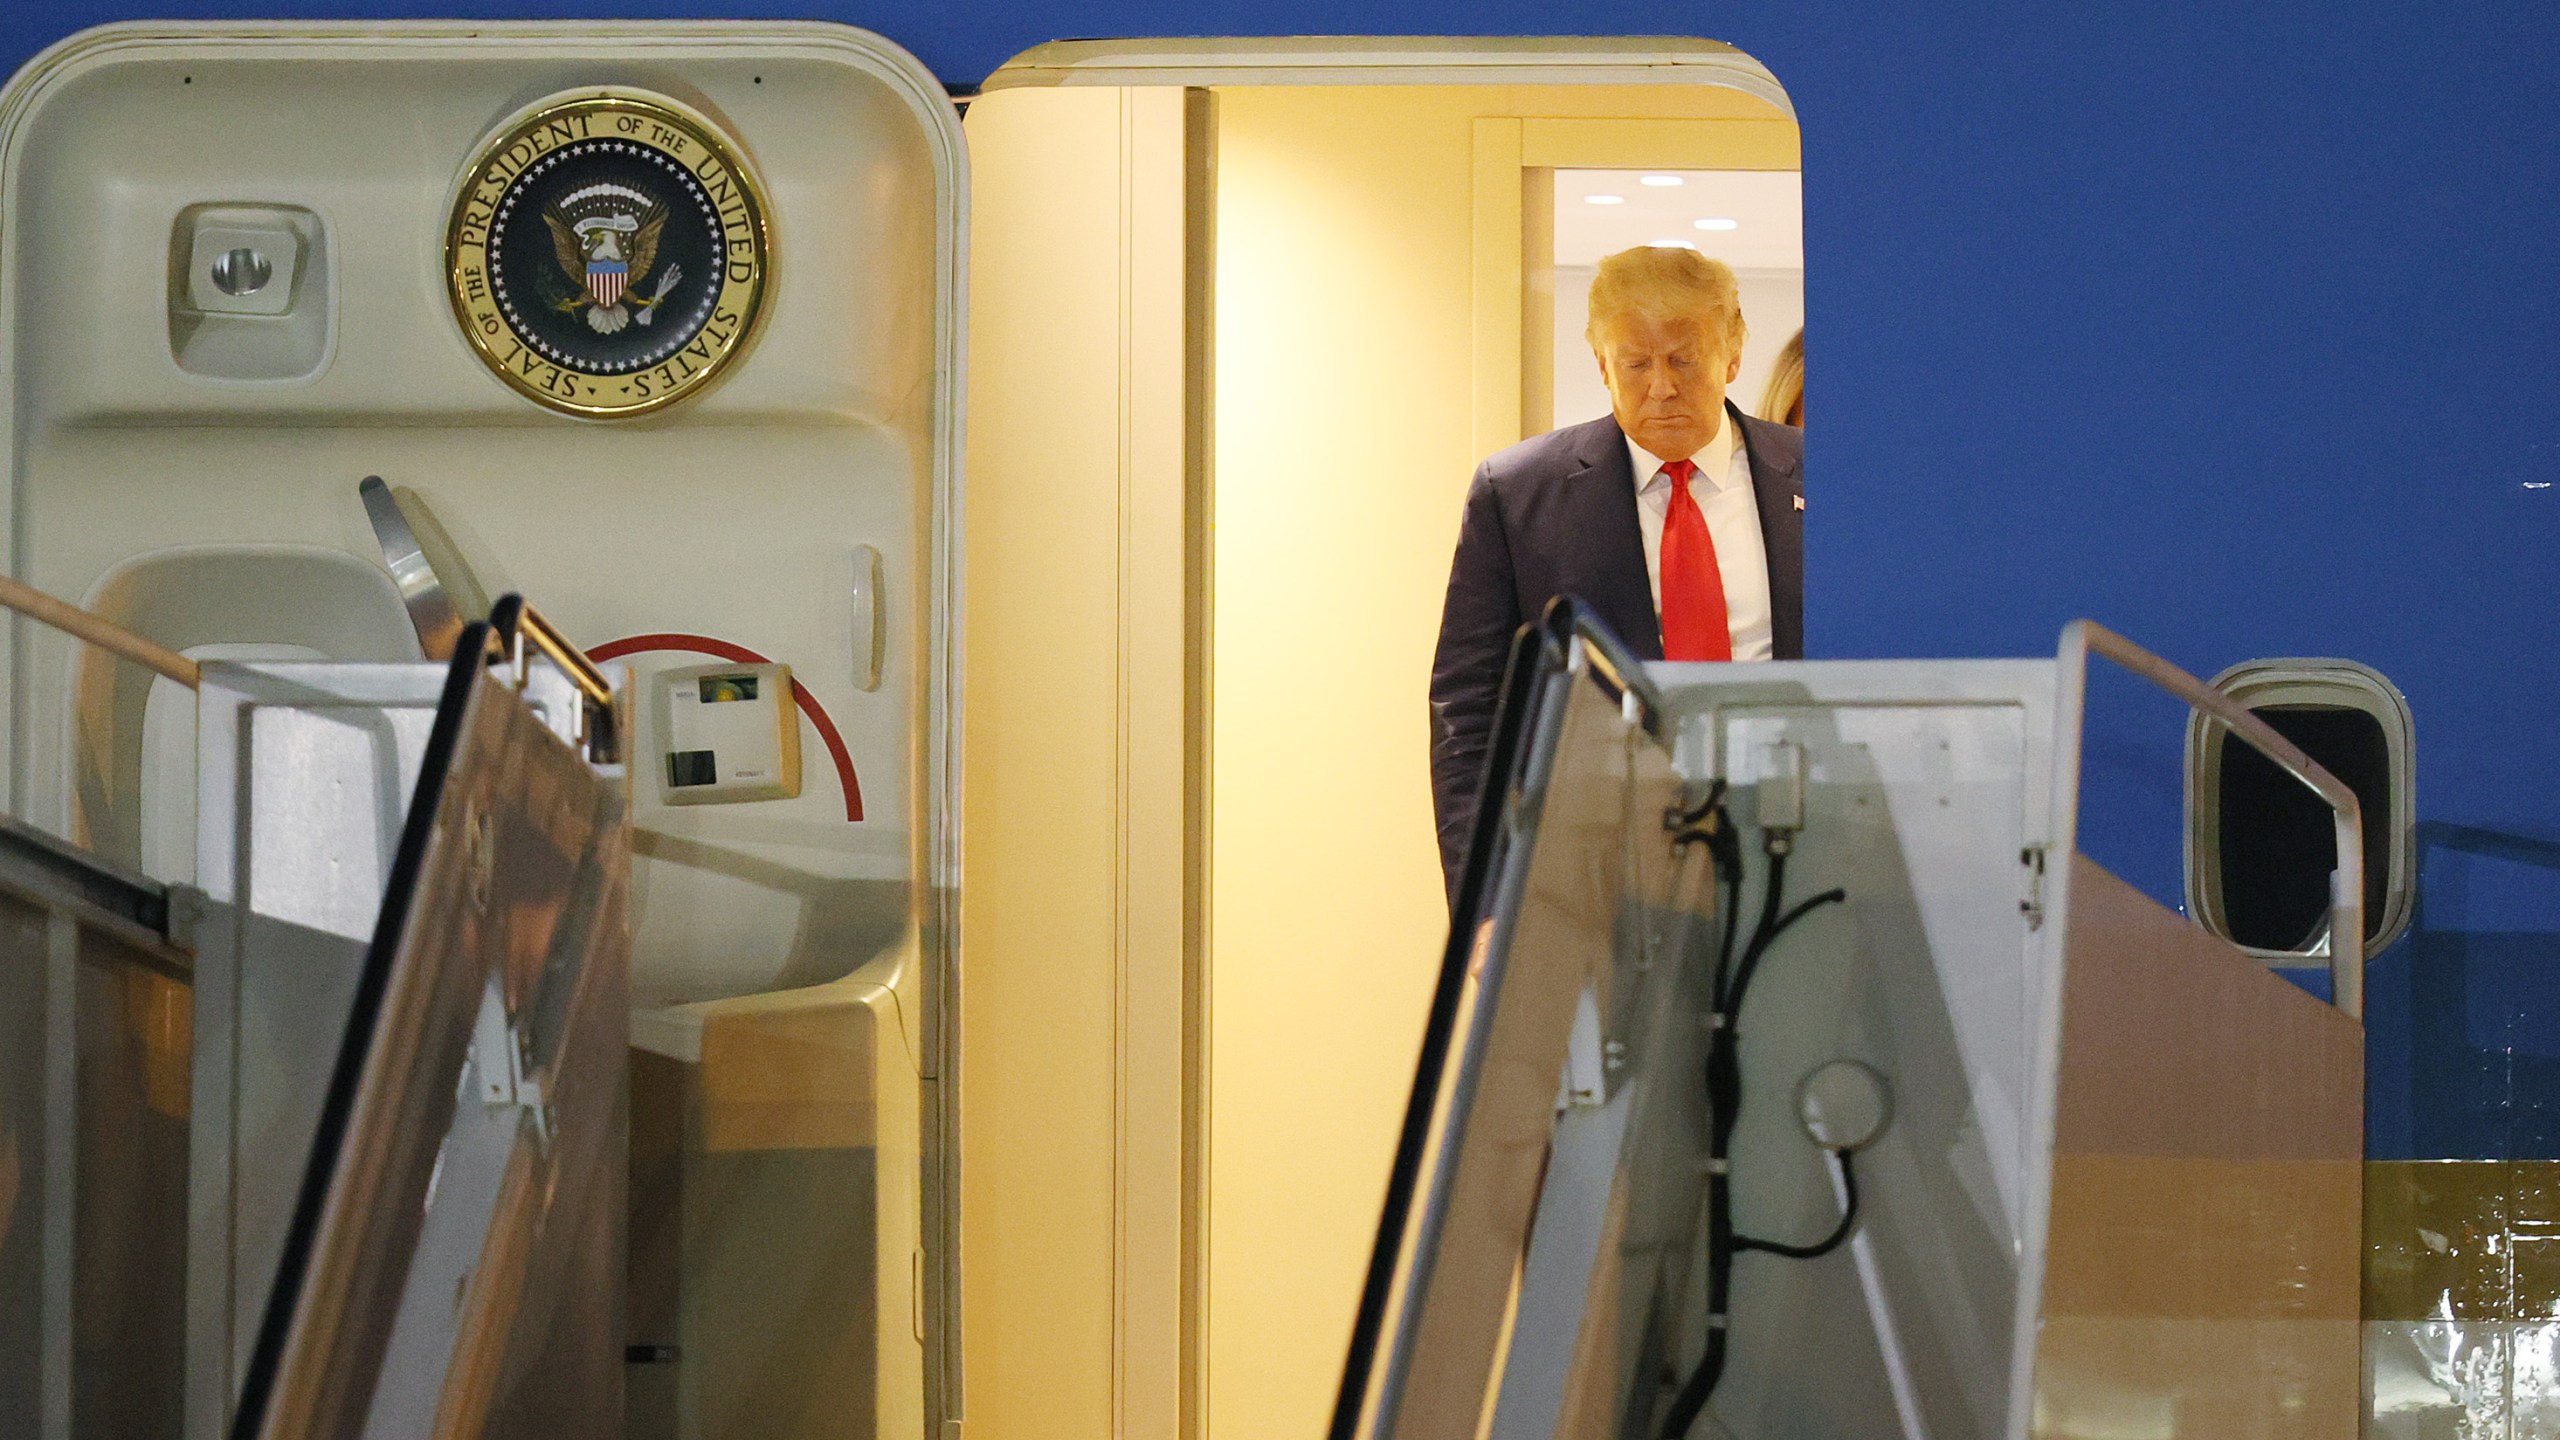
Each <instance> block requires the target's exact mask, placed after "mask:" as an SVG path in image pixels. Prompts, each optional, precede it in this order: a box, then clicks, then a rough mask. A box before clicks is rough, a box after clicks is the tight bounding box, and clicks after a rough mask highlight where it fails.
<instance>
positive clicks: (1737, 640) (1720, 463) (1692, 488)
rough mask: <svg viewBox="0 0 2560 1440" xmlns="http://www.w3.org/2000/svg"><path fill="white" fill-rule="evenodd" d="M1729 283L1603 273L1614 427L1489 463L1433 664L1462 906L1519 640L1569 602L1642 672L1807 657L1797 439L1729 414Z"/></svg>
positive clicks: (1627, 264)
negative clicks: (1642, 666)
mask: <svg viewBox="0 0 2560 1440" xmlns="http://www.w3.org/2000/svg"><path fill="white" fill-rule="evenodd" d="M1743 334H1744V331H1743V323H1742V305H1741V300H1740V297H1739V296H1738V295H1737V293H1736V290H1735V286H1734V279H1733V272H1732V271H1731V270H1729V269H1727V268H1726V267H1725V266H1723V265H1722V264H1719V263H1718V262H1716V261H1713V260H1709V259H1706V258H1705V257H1703V256H1701V255H1699V254H1698V253H1697V252H1696V251H1693V250H1688V249H1679V248H1671V247H1654V246H1646V247H1643V248H1640V249H1636V250H1629V251H1625V252H1623V253H1620V254H1617V255H1612V256H1610V257H1608V258H1607V259H1605V260H1603V261H1601V262H1600V269H1599V273H1598V274H1597V275H1596V276H1595V277H1594V278H1593V280H1592V282H1591V324H1590V328H1589V329H1588V331H1587V332H1586V337H1587V338H1588V339H1589V340H1590V342H1591V349H1592V353H1593V355H1594V356H1595V357H1596V358H1597V359H1598V360H1599V362H1600V378H1601V380H1602V381H1603V383H1605V384H1606V385H1607V386H1608V387H1609V399H1610V410H1611V412H1612V413H1611V414H1609V415H1608V416H1606V417H1604V418H1602V419H1598V420H1594V421H1591V422H1589V423H1588V424H1583V425H1572V426H1567V427H1566V428H1564V429H1562V430H1557V431H1553V432H1551V433H1549V434H1546V435H1541V436H1539V437H1538V438H1536V439H1534V440H1526V441H1523V442H1521V443H1520V444H1518V445H1514V446H1512V447H1511V448H1510V449H1508V450H1505V451H1503V452H1502V453H1501V454H1498V455H1496V456H1494V457H1493V458H1492V459H1490V460H1487V461H1485V462H1484V464H1483V465H1482V466H1481V467H1479V468H1478V469H1477V471H1476V476H1475V483H1474V484H1473V485H1471V486H1470V487H1469V488H1468V490H1467V504H1466V513H1465V516H1464V518H1463V519H1462V520H1461V521H1460V523H1459V528H1458V553H1457V558H1456V559H1455V560H1453V561H1452V562H1451V564H1450V567H1449V596H1448V600H1447V602H1446V604H1445V605H1444V607H1443V608H1442V611H1441V616H1440V644H1439V649H1438V651H1437V653H1435V654H1434V656H1433V657H1432V663H1431V799H1432V808H1433V810H1434V812H1435V814H1436V816H1437V818H1438V821H1439V830H1440V863H1441V867H1442V869H1443V871H1444V872H1445V873H1446V878H1447V881H1448V884H1449V888H1450V891H1451V893H1452V894H1454V893H1455V892H1456V889H1457V882H1458V868H1459V866H1460V865H1461V864H1463V863H1464V861H1465V859H1466V846H1467V837H1468V835H1469V833H1470V832H1471V831H1472V829H1473V828H1474V822H1475V810H1476V797H1477V790H1478V788H1479V787H1480V786H1481V784H1482V783H1483V777H1484V768H1485V749H1486V747H1487V745H1488V744H1490V743H1491V738H1492V733H1493V721H1494V709H1495V707H1496V705H1497V703H1498V701H1499V696H1500V690H1501V685H1502V667H1503V663H1504V660H1505V658H1506V657H1507V656H1508V654H1509V652H1510V648H1511V637H1512V634H1513V632H1515V631H1516V630H1518V629H1519V627H1520V626H1521V625H1522V624H1524V623H1526V622H1527V621H1529V620H1531V619H1533V618H1535V617H1536V615H1537V614H1538V612H1539V611H1540V610H1541V609H1542V608H1544V607H1545V605H1546V603H1547V601H1548V600H1550V599H1552V598H1553V597H1555V596H1558V595H1573V596H1577V597H1579V598H1580V599H1582V600H1583V601H1584V602H1586V603H1587V604H1589V605H1590V606H1591V607H1592V608H1593V609H1594V610H1596V611H1597V612H1598V613H1599V615H1600V617H1601V618H1602V619H1603V620H1605V621H1606V622H1607V623H1608V625H1609V628H1611V629H1612V630H1615V631H1616V632H1618V635H1619V638H1621V639H1623V640H1624V641H1626V643H1627V645H1628V647H1629V648H1630V649H1632V650H1634V651H1635V652H1636V654H1637V655H1638V656H1640V657H1642V658H1644V659H1647V660H1662V659H1671V660H1769V659H1776V660H1795V659H1801V658H1802V657H1803V655H1804V432H1803V431H1802V430H1799V429H1796V428H1794V427H1792V426H1787V425H1776V424H1771V423H1770V422H1768V421H1765V420H1757V419H1753V418H1752V417H1750V416H1748V415H1745V414H1743V413H1742V412H1741V411H1740V410H1739V409H1736V408H1735V407H1734V406H1733V405H1732V404H1731V403H1730V402H1728V401H1727V400H1726V399H1725V394H1724V391H1725V387H1726V386H1727V385H1729V384H1731V383H1732V382H1733V379H1734V377H1735V376H1736V375H1737V374H1739V373H1740V371H1741V368H1742V341H1743Z"/></svg>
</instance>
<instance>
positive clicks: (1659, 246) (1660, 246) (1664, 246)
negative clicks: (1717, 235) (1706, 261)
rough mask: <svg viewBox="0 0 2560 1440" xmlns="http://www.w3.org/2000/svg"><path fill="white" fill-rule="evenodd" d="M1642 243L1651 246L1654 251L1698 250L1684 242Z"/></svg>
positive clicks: (1650, 241) (1657, 241)
mask: <svg viewBox="0 0 2560 1440" xmlns="http://www.w3.org/2000/svg"><path fill="white" fill-rule="evenodd" d="M1644 243H1645V244H1647V245H1650V246H1652V247H1653V248H1654V249H1656V250H1695V249H1697V248H1698V247H1697V246H1695V245H1692V244H1690V243H1689V242H1688V241H1686V240H1647V241H1646V242H1644Z"/></svg>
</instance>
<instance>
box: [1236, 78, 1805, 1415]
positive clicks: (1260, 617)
mask: <svg viewBox="0 0 2560 1440" xmlns="http://www.w3.org/2000/svg"><path fill="white" fill-rule="evenodd" d="M1510 117H1533V118H1534V117H1554V118H1559V119H1564V118H1573V117H1582V118H1592V119H1608V120H1616V119H1625V120H1629V121H1633V122H1638V123H1634V124H1631V125H1628V126H1626V127H1622V128H1620V127H1602V128H1600V129H1576V130H1574V131H1571V132H1569V133H1572V134H1574V135H1575V136H1576V137H1577V139H1576V141H1575V143H1579V144H1582V145H1586V146H1590V145H1605V144H1609V143H1614V144H1617V145H1619V146H1621V147H1623V148H1621V149H1620V150H1619V151H1617V152H1616V153H1617V154H1618V156H1619V157H1620V158H1617V159H1609V158H1607V157H1605V156H1604V157H1602V158H1601V159H1600V161H1599V163H1624V164H1643V163H1651V164H1655V165H1667V164H1674V163H1678V164H1709V165H1712V164H1732V165H1737V166H1738V165H1746V164H1747V165H1765V164H1770V163H1773V161H1782V162H1783V163H1784V164H1787V165H1792V164H1794V163H1796V162H1795V153H1796V152H1795V139H1794V127H1793V126H1792V125H1785V126H1783V130H1784V132H1785V133H1784V135H1783V137H1773V136H1772V135H1771V134H1770V130H1771V129H1772V128H1775V127H1773V124H1772V122H1777V121H1782V120H1783V119H1784V117H1783V116H1782V115H1781V114H1780V113H1779V112H1777V111H1775V110H1773V109H1771V108H1770V107H1768V106H1766V105H1763V104H1762V103H1760V102H1758V101H1756V100H1752V99H1750V98H1748V97H1745V96H1742V95H1739V94H1737V93H1735V92H1732V91H1726V90H1716V89H1709V88H1705V87H1699V86H1645V87H1628V88H1616V87H1610V88H1599V87H1539V88H1493V87H1456V86H1451V87H1434V88H1427V89H1426V88H1404V87H1356V88H1351V87H1336V88H1317V87H1295V88H1277V87H1274V88H1240V89H1225V90H1221V91H1220V92H1219V94H1218V125H1217V144H1218V153H1217V160H1218V171H1217V193H1218V214H1217V222H1218V223H1217V247H1218V250H1217V294H1216V303H1217V321H1216V333H1217V371H1216V406H1215V409H1216V426H1215V433H1216V473H1215V480H1214V489H1215V496H1216V499H1215V520H1216V526H1215V537H1216V538H1215V549H1214V571H1215V580H1214V584H1213V594H1214V604H1213V606H1212V613H1213V615H1214V617H1215V618H1214V621H1213V628H1212V632H1211V633H1212V639H1213V645H1212V662H1211V663H1212V675H1213V681H1212V695H1213V704H1212V711H1211V715H1212V720H1211V756H1212V771H1211V784H1210V790H1211V795H1212V804H1211V826H1210V833H1211V841H1210V844H1211V850H1210V860H1211V863H1210V869H1209V890H1210V906H1209V911H1210V917H1211V919H1210V946H1209V956H1210V962H1209V963H1210V970H1209V975H1208V1002H1209V1003H1208V1016H1209V1027H1208V1045H1209V1050H1208V1097H1209V1103H1208V1119H1209V1127H1208V1129H1209V1133H1208V1150H1209V1156H1210V1164H1209V1184H1208V1193H1207V1202H1208V1203H1207V1209H1208V1257H1207V1258H1208V1288H1207V1301H1208V1304H1207V1326H1208V1335H1207V1339H1208V1347H1207V1382H1208V1396H1207V1398H1208V1407H1207V1419H1208V1434H1209V1435H1210V1436H1212V1437H1215V1440H1266V1437H1267V1440H1301V1437H1306V1436H1311V1435H1316V1434H1319V1433H1321V1432H1322V1429H1323V1426H1324V1423H1325V1420H1326V1417H1327V1415H1328V1413H1329V1409H1330V1406H1331V1404H1332V1401H1333V1396H1334V1389H1335V1386H1336V1384H1337V1382H1338V1380H1339V1376H1340V1371H1341V1362H1342V1354H1343V1347H1344V1345H1345V1343H1346V1341H1347V1339H1348V1336H1349V1331H1350V1321H1351V1314H1352V1308H1353V1305H1354V1302H1355V1299H1356V1297H1357V1295H1358V1291H1359V1285H1360V1279H1361V1275H1362V1271H1363V1268H1364V1267H1365V1265H1366V1264H1367V1261H1368V1257H1369V1247H1370V1241H1371V1238H1372V1236H1373V1234H1374V1231H1375V1227H1376V1224H1377V1215H1378V1203H1379V1199H1380V1196H1381V1195H1382V1194H1383V1192H1384V1188H1385V1183H1386V1168H1387V1164H1388V1161H1389V1160H1390V1158H1391V1157H1392V1155H1393V1153H1394V1147H1395V1134H1396V1127H1397V1126H1398V1124H1399V1123H1400V1122H1401V1120H1402V1118H1403V1112H1404V1105H1405V1100H1406V1097H1407V1095H1408V1093H1409V1090H1410V1087H1411V1085H1412V1081H1413V1066H1414V1058H1415V1049H1416V1046H1417V1045H1418V1043H1419V1040H1420V1036H1421V1026H1422V1019H1423V1011H1424V1008H1425V1006H1426V1005H1427V1003H1428V1000H1429V995H1430V988H1431V982H1432V979H1433V976H1434V975H1435V974H1436V972H1437V965H1438V960H1439V956H1440V949H1441V944H1442V941H1443V939H1444V938H1445V936H1446V933H1447V926H1448V912H1447V908H1446V905H1445V903H1444V901H1443V899H1442V892H1441V879H1440V867H1439V861H1438V858H1437V857H1438V852H1437V849H1436V847H1435V845H1434V841H1433V836H1432V823H1431V790H1430V782H1429V771H1428V764H1427V757H1428V730H1427V728H1426V710H1425V702H1424V688H1425V684H1426V680H1427V677H1428V675H1429V672H1430V660H1431V650H1432V643H1433V639H1434V637H1435V635H1436V634H1437V632H1438V627H1439V620H1440V601H1441V594H1442V591H1443V589H1444V587H1445V586H1446V584H1447V581H1448V573H1449V556H1450V551H1451V548H1452V547H1453V546H1454V544H1455V543H1456V538H1457V524H1458V512H1459V505H1460V502H1461V500H1462V499H1463V498H1464V496H1465V493H1466V486H1467V482H1468V479H1469V477H1470V476H1471V475H1472V474H1473V473H1474V470H1475V466H1476V464H1477V462H1478V461H1479V460H1480V459H1481V458H1482V456H1483V454H1484V452H1485V450H1486V449H1488V448H1490V445H1489V443H1488V442H1499V441H1500V440H1502V439H1506V438H1508V439H1516V438H1518V430H1517V425H1518V420H1517V411H1516V409H1515V410H1514V411H1513V412H1512V416H1511V420H1510V424H1511V426H1512V429H1511V431H1510V434H1509V435H1508V436H1507V437H1506V436H1503V435H1500V434H1499V433H1498V432H1497V433H1492V434H1488V433H1487V431H1486V428H1485V427H1486V425H1487V424H1488V423H1489V422H1488V419H1487V417H1486V415H1485V410H1486V408H1487V407H1486V406H1485V405H1484V404H1483V403H1481V397H1482V396H1483V395H1486V394H1498V393H1499V392H1501V391H1502V390H1503V388H1504V386H1505V385H1506V384H1507V385H1508V388H1509V392H1510V394H1511V395H1512V396H1514V397H1516V396H1517V395H1518V393H1519V374H1520V368H1521V353H1520V344H1521V340H1520V331H1519V329H1518V328H1517V319H1516V310H1515V315H1514V321H1513V328H1511V329H1510V330H1508V332H1507V333H1502V334H1497V335H1495V336H1494V337H1493V341H1494V343H1492V344H1491V345H1485V344H1480V341H1479V334H1480V332H1481V330H1482V328H1483V327H1482V324H1481V322H1480V317H1479V310H1478V307H1477V303H1476V288H1477V287H1476V280H1475V275H1476V264H1477V258H1478V256H1479V252H1480V251H1481V250H1482V249H1483V248H1484V247H1489V246H1508V247H1510V249H1511V252H1512V254H1513V255H1514V256H1515V257H1516V255H1517V254H1518V252H1519V246H1520V243H1521V239H1520V230H1519V223H1520V222H1519V220H1518V218H1517V213H1516V211H1515V212H1513V216H1512V219H1511V221H1510V228H1509V230H1508V231H1507V233H1506V232H1504V231H1503V230H1502V229H1501V228H1500V227H1499V226H1498V225H1497V226H1495V227H1494V228H1493V229H1492V230H1490V231H1489V232H1488V231H1484V230H1481V229H1480V226H1479V215H1480V211H1481V207H1480V206H1479V198H1480V197H1479V186H1480V184H1481V183H1483V182H1482V180H1481V179H1480V170H1479V165H1480V161H1481V160H1482V158H1483V157H1482V154H1481V148H1482V144H1483V141H1484V138H1485V135H1486V134H1487V132H1485V131H1483V130H1482V129H1480V127H1479V124H1478V122H1479V121H1482V120H1487V119H1497V120H1498V119H1504V118H1510ZM1666 117H1695V118H1699V119H1716V120H1735V121H1743V122H1746V123H1743V124H1738V125H1733V126H1731V127H1729V128H1723V127H1718V128H1710V129H1708V130H1707V131H1706V132H1705V133H1706V134H1707V135H1708V136H1709V137H1713V136H1716V135H1726V136H1728V143H1730V144H1731V145H1732V146H1734V147H1735V153H1732V154H1727V155H1723V156H1718V155H1716V154H1714V153H1713V152H1712V151H1711V150H1710V151H1709V152H1708V153H1703V154H1702V153H1699V151H1698V150H1697V149H1696V148H1695V147H1696V146H1697V145H1698V143H1699V141H1698V135H1699V133H1700V132H1698V131H1697V130H1694V129H1692V130H1688V131H1685V132H1684V133H1680V134H1678V135H1675V136H1671V137H1668V139H1669V142H1670V143H1671V144H1672V145H1676V146H1677V147H1680V148H1679V149H1678V152H1677V153H1664V154H1653V155H1648V154H1647V152H1646V150H1645V148H1644V147H1645V145H1646V143H1647V135H1648V132H1649V131H1650V129H1651V127H1650V126H1649V125H1648V124H1646V123H1643V122H1647V121H1656V120H1659V119H1662V118H1666ZM1526 128H1527V129H1528V131H1529V132H1530V134H1531V135H1532V136H1533V141H1532V145H1531V149H1532V152H1533V153H1528V154H1526V155H1525V156H1524V157H1523V158H1524V159H1526V160H1531V161H1534V160H1536V159H1538V158H1540V157H1539V156H1538V155H1537V154H1535V153H1534V136H1535V135H1537V134H1540V133H1545V132H1546V131H1549V130H1552V129H1553V128H1554V127H1538V126H1536V125H1534V123H1533V124H1531V125H1530V126H1528V127H1526ZM1610 129H1615V130H1616V131H1617V133H1616V134H1615V136H1614V137H1613V136H1612V135H1610V134H1609V133H1607V131H1608V130H1610ZM1490 133H1491V134H1492V135H1494V136H1495V137H1496V138H1497V139H1498V138H1499V137H1500V135H1501V134H1502V133H1503V131H1502V129H1501V127H1496V128H1495V130H1494V131H1492V132H1490ZM1773 150H1774V151H1776V152H1779V153H1776V154H1775V155H1773ZM1511 163H1512V164H1513V165H1514V167H1515V168H1516V166H1517V165H1518V164H1519V163H1520V161H1517V160H1515V161H1513V162H1511ZM1513 183H1515V184H1516V183H1517V182H1516V179H1515V180H1514V182H1513ZM1516 293H1517V292H1516V282H1515V291H1514V294H1515V296H1516ZM1518 303H1519V302H1518V300H1517V299H1516V298H1515V299H1514V300H1513V301H1512V304H1513V305H1514V306H1515V307H1516V306H1517V305H1518ZM1488 372H1490V374H1491V376H1492V383H1490V384H1487V383H1486V380H1487V374H1488ZM1505 376H1507V377H1508V379H1507V381H1505V380H1504V378H1503V377H1505ZM1514 403H1515V405H1516V398H1515V402H1514ZM1577 418H1580V417H1577Z"/></svg>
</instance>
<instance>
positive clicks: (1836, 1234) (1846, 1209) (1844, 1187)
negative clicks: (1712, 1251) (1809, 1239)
mask: <svg viewBox="0 0 2560 1440" xmlns="http://www.w3.org/2000/svg"><path fill="white" fill-rule="evenodd" d="M1831 1158H1833V1159H1835V1160H1837V1161H1839V1162H1840V1195H1841V1204H1840V1224H1839V1226H1838V1227H1837V1228H1836V1229H1834V1230H1833V1231H1832V1232H1831V1233H1830V1234H1829V1235H1826V1236H1824V1237H1823V1238H1822V1239H1820V1240H1818V1241H1816V1242H1814V1243H1813V1244H1811V1245H1788V1244H1784V1243H1782V1242H1780V1241H1776V1240H1762V1239H1759V1238H1757V1237H1755V1236H1750V1235H1738V1236H1735V1237H1734V1241H1733V1248H1734V1249H1736V1250H1762V1251H1766V1252H1767V1253H1769V1254H1771V1255H1783V1256H1785V1257H1786V1258H1787V1259H1789V1260H1819V1259H1821V1258H1822V1257H1823V1256H1825V1255H1828V1254H1830V1253H1831V1252H1832V1251H1834V1250H1837V1249H1839V1248H1840V1247H1841V1246H1842V1245H1843V1244H1845V1243H1847V1241H1848V1239H1849V1232H1850V1231H1852V1230H1855V1229H1856V1228H1858V1172H1857V1171H1856V1170H1854V1169H1852V1168H1851V1167H1850V1164H1849V1152H1848V1151H1846V1150H1834V1151H1832V1152H1831Z"/></svg>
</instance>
